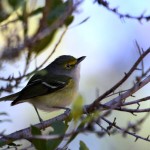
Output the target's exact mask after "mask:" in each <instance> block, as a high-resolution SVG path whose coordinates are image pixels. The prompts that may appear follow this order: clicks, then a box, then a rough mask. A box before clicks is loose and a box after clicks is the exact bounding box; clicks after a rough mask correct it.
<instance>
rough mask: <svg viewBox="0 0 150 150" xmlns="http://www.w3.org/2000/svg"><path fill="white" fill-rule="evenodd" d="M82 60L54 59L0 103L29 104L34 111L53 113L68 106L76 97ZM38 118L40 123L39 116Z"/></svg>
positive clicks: (71, 57)
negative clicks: (18, 90)
mask: <svg viewBox="0 0 150 150" xmlns="http://www.w3.org/2000/svg"><path fill="white" fill-rule="evenodd" d="M84 58H85V56H82V57H80V58H78V59H76V58H74V57H73V56H69V55H62V56H60V57H58V58H56V59H55V60H54V61H53V62H52V63H51V64H49V65H48V66H47V67H45V68H44V69H42V70H39V71H37V72H36V73H35V75H33V76H32V77H31V79H30V80H29V82H28V83H27V85H26V86H25V87H24V88H23V89H22V90H21V91H20V92H17V93H15V94H12V95H9V96H6V97H2V98H0V101H4V100H5V101H12V103H11V105H12V106H13V105H16V104H19V103H23V102H29V103H31V104H32V105H33V106H34V107H35V109H36V108H39V109H41V110H44V111H53V110H55V109H56V108H59V107H60V108H63V107H65V106H68V105H70V104H71V102H72V101H73V100H74V99H75V98H76V96H77V91H78V85H79V78H80V65H79V64H80V62H81V61H82V60H83V59H84ZM36 112H37V109H36ZM37 114H38V112H37ZM38 117H39V119H40V121H41V118H40V116H39V114H38Z"/></svg>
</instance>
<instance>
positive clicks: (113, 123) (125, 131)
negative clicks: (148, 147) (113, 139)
mask: <svg viewBox="0 0 150 150" xmlns="http://www.w3.org/2000/svg"><path fill="white" fill-rule="evenodd" d="M101 119H102V120H104V121H105V122H107V123H108V124H109V126H113V127H115V128H117V129H118V130H120V131H121V132H122V133H127V134H129V135H132V136H134V137H135V142H136V141H137V140H138V139H142V140H145V141H148V142H150V139H149V136H147V137H146V138H144V137H142V136H139V135H137V134H135V133H134V132H129V131H128V130H126V129H123V128H121V127H119V126H117V125H116V122H115V120H114V122H111V121H109V120H107V119H106V118H104V117H102V118H101Z"/></svg>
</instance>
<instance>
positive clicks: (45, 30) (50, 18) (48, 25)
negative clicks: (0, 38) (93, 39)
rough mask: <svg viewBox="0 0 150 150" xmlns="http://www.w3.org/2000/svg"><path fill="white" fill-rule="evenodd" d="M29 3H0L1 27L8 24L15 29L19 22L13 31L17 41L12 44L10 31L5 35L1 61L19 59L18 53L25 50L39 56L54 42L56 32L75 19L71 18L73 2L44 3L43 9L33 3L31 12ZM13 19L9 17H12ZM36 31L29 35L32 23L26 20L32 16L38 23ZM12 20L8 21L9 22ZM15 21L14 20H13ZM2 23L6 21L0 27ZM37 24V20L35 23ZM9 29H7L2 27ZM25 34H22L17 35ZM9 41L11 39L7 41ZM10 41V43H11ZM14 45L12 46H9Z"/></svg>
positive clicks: (17, 0)
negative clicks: (19, 24)
mask: <svg viewBox="0 0 150 150" xmlns="http://www.w3.org/2000/svg"><path fill="white" fill-rule="evenodd" d="M30 3H31V1H27V0H22V1H20V0H1V2H0V26H2V27H8V26H9V24H11V25H13V26H15V28H17V26H18V23H21V24H22V25H21V29H20V26H19V27H18V28H19V30H16V31H15V34H16V35H15V36H16V37H17V39H18V40H16V43H15V44H14V42H13V40H12V39H13V38H15V37H13V35H11V30H12V31H13V28H12V27H11V28H9V30H10V31H9V32H8V33H9V34H8V35H7V39H8V40H7V41H5V42H6V45H5V47H4V48H3V52H2V55H1V60H2V59H4V60H8V61H10V60H11V59H12V60H13V59H15V58H18V57H19V56H21V55H20V53H21V54H22V53H23V52H25V51H28V53H30V56H31V55H32V54H33V55H34V54H40V53H41V52H43V51H44V50H45V49H46V48H47V47H48V46H50V44H51V43H52V42H53V40H54V37H55V35H56V33H57V32H58V31H59V29H60V28H61V27H68V26H69V25H70V24H71V23H72V22H73V20H74V17H73V15H72V12H73V2H72V0H67V1H62V0H52V1H45V6H42V7H41V6H37V5H36V4H35V6H34V9H33V8H32V9H30V7H31V6H30ZM14 14H15V17H12V16H14ZM37 15H39V16H40V18H38V22H39V23H38V24H36V28H37V29H36V31H35V32H34V33H33V34H32V35H30V36H29V29H30V28H31V26H32V24H29V19H30V18H31V17H32V19H33V17H34V19H35V20H37V17H36V16H37ZM10 18H11V19H10ZM13 18H14V19H13ZM1 22H6V23H3V24H2V25H1ZM36 22H37V21H36ZM5 29H6V30H8V29H7V28H5ZM21 32H22V33H24V34H23V35H22V34H20V33H21ZM9 39H10V40H9ZM12 42H13V44H12ZM12 45H13V46H12Z"/></svg>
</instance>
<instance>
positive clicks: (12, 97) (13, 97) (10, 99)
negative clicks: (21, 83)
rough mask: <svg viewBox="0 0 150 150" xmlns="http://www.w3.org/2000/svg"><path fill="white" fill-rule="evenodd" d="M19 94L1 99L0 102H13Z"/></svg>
mask: <svg viewBox="0 0 150 150" xmlns="http://www.w3.org/2000/svg"><path fill="white" fill-rule="evenodd" d="M18 94H19V92H18V93H14V94H11V95H8V96H5V97H1V98H0V102H1V101H13V100H15V99H16V98H17V96H18Z"/></svg>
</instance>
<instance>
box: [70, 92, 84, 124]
mask: <svg viewBox="0 0 150 150" xmlns="http://www.w3.org/2000/svg"><path fill="white" fill-rule="evenodd" d="M82 112H83V97H82V96H81V95H80V96H78V98H77V99H76V101H75V102H74V104H73V106H72V117H73V119H74V121H75V123H77V121H78V119H79V118H80V117H81V115H82Z"/></svg>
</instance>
